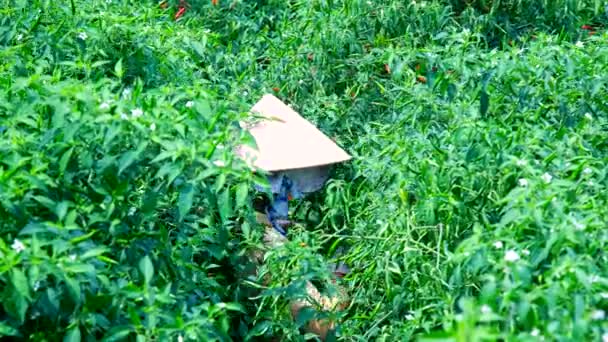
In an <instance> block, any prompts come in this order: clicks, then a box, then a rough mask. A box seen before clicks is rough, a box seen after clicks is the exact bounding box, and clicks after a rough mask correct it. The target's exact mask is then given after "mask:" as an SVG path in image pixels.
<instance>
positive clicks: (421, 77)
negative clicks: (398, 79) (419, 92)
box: [416, 76, 426, 83]
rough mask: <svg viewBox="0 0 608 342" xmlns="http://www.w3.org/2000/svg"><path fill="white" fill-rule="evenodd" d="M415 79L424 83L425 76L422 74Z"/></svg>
mask: <svg viewBox="0 0 608 342" xmlns="http://www.w3.org/2000/svg"><path fill="white" fill-rule="evenodd" d="M416 80H418V82H420V83H426V77H424V76H418V77H416Z"/></svg>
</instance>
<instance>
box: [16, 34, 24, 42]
mask: <svg viewBox="0 0 608 342" xmlns="http://www.w3.org/2000/svg"><path fill="white" fill-rule="evenodd" d="M22 39H23V35H22V34H21V33H19V34H18V35H17V41H18V42H20V41H21V40H22Z"/></svg>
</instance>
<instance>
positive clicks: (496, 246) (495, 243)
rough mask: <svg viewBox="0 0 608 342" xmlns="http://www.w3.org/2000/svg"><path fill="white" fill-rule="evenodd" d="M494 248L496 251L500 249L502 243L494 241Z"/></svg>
mask: <svg viewBox="0 0 608 342" xmlns="http://www.w3.org/2000/svg"><path fill="white" fill-rule="evenodd" d="M494 247H495V248H497V249H501V248H502V241H496V242H494Z"/></svg>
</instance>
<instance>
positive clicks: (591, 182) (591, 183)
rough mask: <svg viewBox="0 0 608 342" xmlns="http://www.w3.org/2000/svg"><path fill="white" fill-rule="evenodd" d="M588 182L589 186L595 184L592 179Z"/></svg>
mask: <svg viewBox="0 0 608 342" xmlns="http://www.w3.org/2000/svg"><path fill="white" fill-rule="evenodd" d="M587 184H588V185H589V186H594V185H595V183H593V181H592V180H590V181H588V182H587Z"/></svg>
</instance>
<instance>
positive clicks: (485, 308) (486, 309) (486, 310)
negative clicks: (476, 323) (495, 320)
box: [481, 304, 492, 314]
mask: <svg viewBox="0 0 608 342" xmlns="http://www.w3.org/2000/svg"><path fill="white" fill-rule="evenodd" d="M491 312H492V308H491V307H490V306H489V305H487V304H484V305H482V306H481V313H482V314H489V313H491Z"/></svg>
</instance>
